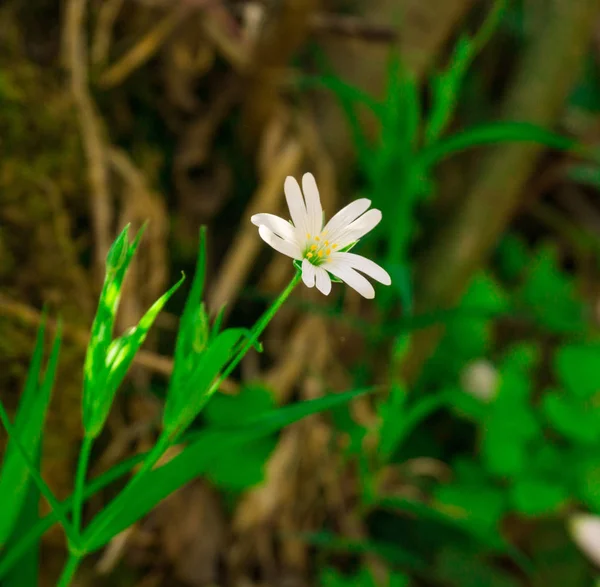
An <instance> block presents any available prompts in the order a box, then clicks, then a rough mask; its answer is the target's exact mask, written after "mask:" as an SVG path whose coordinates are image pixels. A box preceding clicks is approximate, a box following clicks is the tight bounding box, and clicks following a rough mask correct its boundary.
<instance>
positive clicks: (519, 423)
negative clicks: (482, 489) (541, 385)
mask: <svg viewBox="0 0 600 587" xmlns="http://www.w3.org/2000/svg"><path fill="white" fill-rule="evenodd" d="M536 354H537V353H536V352H535V349H534V348H531V347H529V346H528V345H516V346H514V347H513V348H512V349H511V350H510V352H509V353H508V354H507V356H506V358H505V359H504V361H503V362H502V364H501V367H500V388H499V390H498V395H497V397H496V400H495V401H494V403H493V404H491V405H490V409H489V412H488V417H487V418H486V420H485V433H484V437H483V442H482V447H481V452H482V458H483V463H484V464H485V467H486V469H487V470H488V471H489V472H490V473H492V474H494V475H498V476H501V477H505V476H508V477H512V476H514V475H517V474H519V473H520V472H521V471H522V470H523V469H524V468H525V467H526V466H527V462H528V443H529V442H530V441H532V440H534V439H536V438H538V437H539V436H540V435H541V431H540V427H539V424H538V422H537V420H536V418H535V416H534V412H533V409H532V406H531V404H530V401H531V387H532V385H531V373H530V371H531V369H532V368H533V366H534V365H535V362H536V359H537V356H536Z"/></svg>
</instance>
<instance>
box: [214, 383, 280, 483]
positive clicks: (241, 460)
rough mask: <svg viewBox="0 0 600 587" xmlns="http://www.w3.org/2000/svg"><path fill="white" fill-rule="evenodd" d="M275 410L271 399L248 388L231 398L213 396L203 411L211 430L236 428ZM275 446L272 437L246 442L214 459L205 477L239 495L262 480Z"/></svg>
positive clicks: (261, 389)
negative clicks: (238, 492)
mask: <svg viewBox="0 0 600 587" xmlns="http://www.w3.org/2000/svg"><path fill="white" fill-rule="evenodd" d="M274 408H275V403H274V401H273V397H272V395H271V394H270V393H269V391H268V390H267V389H266V388H265V387H263V386H261V385H249V386H245V387H243V388H242V390H241V391H240V392H239V393H238V394H236V395H234V396H231V395H225V394H216V395H214V396H213V398H212V399H211V400H210V401H209V402H208V404H207V406H206V408H205V409H204V418H205V420H206V421H207V423H208V424H209V425H210V426H211V427H213V428H214V427H229V428H235V427H237V426H241V425H243V424H245V423H247V422H248V421H251V420H252V419H255V418H257V417H258V416H260V415H262V414H265V413H267V412H269V411H270V410H272V409H274ZM276 444H277V439H276V437H275V436H274V435H272V436H269V437H265V438H259V439H257V440H254V441H251V442H248V443H247V444H245V445H244V446H240V447H239V448H234V449H232V450H230V451H227V452H226V453H225V454H223V455H222V456H221V457H220V458H219V459H215V460H214V461H213V463H212V464H211V466H210V467H209V469H208V470H207V472H206V476H207V477H208V478H209V479H210V481H211V482H212V483H214V484H215V485H216V486H218V487H220V488H222V489H226V490H231V491H241V490H243V489H246V488H248V487H252V486H254V485H257V484H258V483H260V482H261V481H263V479H264V466H265V463H266V462H267V460H268V458H269V456H270V455H271V453H272V452H273V449H274V448H275V446H276Z"/></svg>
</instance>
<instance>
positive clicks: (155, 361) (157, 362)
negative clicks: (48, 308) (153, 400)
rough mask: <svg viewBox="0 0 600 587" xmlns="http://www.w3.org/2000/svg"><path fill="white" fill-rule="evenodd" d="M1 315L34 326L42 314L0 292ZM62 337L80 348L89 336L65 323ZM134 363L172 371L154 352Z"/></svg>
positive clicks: (52, 324)
mask: <svg viewBox="0 0 600 587" xmlns="http://www.w3.org/2000/svg"><path fill="white" fill-rule="evenodd" d="M2 315H4V316H10V317H11V318H16V319H18V320H19V321H21V322H22V323H24V324H27V325H29V326H34V327H36V328H37V327H38V326H39V325H40V323H41V321H42V315H41V313H40V312H38V311H37V310H35V309H33V308H31V307H30V306H27V305H26V304H23V303H21V302H18V301H16V300H12V299H11V298H9V297H7V296H5V295H3V294H0V316H2ZM46 321H47V327H48V329H50V330H52V331H54V330H56V321H55V320H52V319H49V318H47V319H46ZM63 339H64V340H70V341H71V342H74V343H75V344H77V345H78V346H80V347H82V349H85V348H86V347H87V345H88V341H89V336H88V334H87V333H86V332H84V331H83V330H81V329H79V328H76V327H73V326H67V325H65V326H64V327H63ZM134 363H136V364H138V365H140V366H141V367H144V368H146V369H148V370H149V371H153V372H154V373H159V374H160V375H165V376H169V375H170V374H171V372H172V371H173V360H172V359H170V358H168V357H164V356H162V355H157V354H156V353H152V352H150V351H145V350H139V351H138V353H137V354H136V356H135V359H134ZM220 389H221V391H224V392H225V393H236V392H237V390H238V386H237V383H235V382H233V381H232V380H231V379H226V380H225V381H224V382H223V384H222V385H221V388H220Z"/></svg>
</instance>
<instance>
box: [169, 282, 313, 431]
mask: <svg viewBox="0 0 600 587" xmlns="http://www.w3.org/2000/svg"><path fill="white" fill-rule="evenodd" d="M301 279H302V273H301V272H300V271H297V272H296V275H294V277H293V279H292V280H291V281H290V282H289V283H288V285H287V287H286V288H285V289H284V290H283V291H282V292H281V294H280V295H279V297H278V298H277V299H276V300H275V301H274V302H273V303H272V304H271V305H270V306H269V307H268V308H267V310H266V311H265V312H264V314H263V315H262V316H261V317H260V318H259V320H258V322H257V323H256V324H255V325H254V327H253V328H252V333H251V335H250V336H249V337H248V338H247V339H246V343H245V344H244V345H243V346H242V348H241V349H240V350H239V351H238V353H237V354H236V356H235V357H234V358H233V359H232V360H231V362H230V363H229V365H227V367H226V368H225V369H224V370H223V372H222V373H221V375H219V377H217V379H215V381H214V383H213V384H212V385H211V386H210V387H209V389H208V391H207V392H206V394H205V395H204V396H203V397H202V400H201V402H200V409H202V408H203V407H204V405H205V404H206V403H208V400H209V399H210V398H211V397H212V396H213V395H214V394H215V393H216V392H217V391H218V390H219V387H221V384H222V383H223V381H225V379H227V377H229V375H231V372H232V371H233V370H234V369H235V368H236V367H237V366H238V365H239V363H240V361H241V360H242V359H243V358H244V356H245V355H246V353H247V352H248V351H249V350H250V349H251V348H252V347H253V346H254V344H255V343H256V341H257V340H258V337H259V336H260V335H261V334H262V333H263V331H264V329H265V328H266V327H267V326H268V324H269V322H270V321H271V320H272V318H273V316H274V315H275V314H276V313H277V311H278V310H279V308H281V306H282V305H283V303H284V302H285V301H286V300H287V299H288V298H289V297H290V294H291V293H292V292H293V291H294V288H295V287H296V286H297V285H298V284H299V283H300V280H301ZM184 430H185V427H184V428H183V429H178V430H176V431H175V432H174V433H173V434H172V435H171V441H172V442H175V441H176V440H177V439H178V438H179V436H181V434H183V432H184Z"/></svg>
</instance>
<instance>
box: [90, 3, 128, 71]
mask: <svg viewBox="0 0 600 587" xmlns="http://www.w3.org/2000/svg"><path fill="white" fill-rule="evenodd" d="M123 2H124V0H105V1H104V2H103V3H102V4H101V5H100V9H99V11H98V22H97V24H96V30H95V33H94V39H93V41H92V51H91V57H92V63H93V64H94V65H104V64H105V63H106V61H107V60H108V54H109V51H110V45H111V41H112V34H113V27H114V24H115V21H116V20H117V17H118V16H119V12H120V11H121V7H122V6H123Z"/></svg>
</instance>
